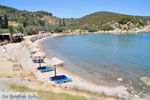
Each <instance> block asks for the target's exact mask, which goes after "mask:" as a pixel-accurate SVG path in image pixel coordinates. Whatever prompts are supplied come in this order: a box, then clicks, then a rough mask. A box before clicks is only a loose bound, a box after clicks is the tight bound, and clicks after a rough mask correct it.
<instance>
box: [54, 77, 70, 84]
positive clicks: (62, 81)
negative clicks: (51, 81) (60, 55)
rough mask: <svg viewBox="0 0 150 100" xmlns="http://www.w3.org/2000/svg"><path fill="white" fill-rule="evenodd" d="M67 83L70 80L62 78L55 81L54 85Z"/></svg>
mask: <svg viewBox="0 0 150 100" xmlns="http://www.w3.org/2000/svg"><path fill="white" fill-rule="evenodd" d="M69 81H72V79H71V78H63V79H59V80H55V83H56V84H58V83H65V82H69Z"/></svg>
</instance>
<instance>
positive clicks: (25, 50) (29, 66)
mask: <svg viewBox="0 0 150 100" xmlns="http://www.w3.org/2000/svg"><path fill="white" fill-rule="evenodd" d="M54 36H58V35H56V34H53V35H51V34H49V33H46V34H43V35H33V36H25V37H24V39H25V40H24V41H23V42H21V43H12V44H7V45H5V47H6V48H7V52H6V53H3V52H2V48H3V46H1V47H0V68H1V71H0V77H2V78H3V77H7V78H9V77H13V78H14V77H15V78H18V77H19V78H20V77H23V80H24V81H26V80H28V79H30V78H32V79H33V80H32V81H33V83H32V85H50V86H56V87H59V88H65V89H70V90H81V91H90V92H93V93H104V94H106V95H107V96H111V97H114V96H118V97H119V98H124V99H128V98H135V97H134V96H133V95H131V94H130V93H129V92H128V91H127V87H125V86H121V85H120V86H117V87H107V86H100V85H96V84H93V83H91V82H89V81H87V80H85V79H83V78H81V77H80V76H78V75H75V74H73V73H71V72H68V71H66V70H64V69H63V67H60V68H58V69H57V75H66V76H67V77H71V78H72V80H73V81H72V82H67V83H62V84H55V83H54V82H53V81H50V80H49V77H51V76H54V71H51V72H44V73H41V72H40V71H39V70H37V67H38V66H39V65H38V64H34V63H32V59H31V58H29V56H30V52H29V50H30V43H31V44H34V46H37V47H39V48H40V45H41V44H40V42H41V41H43V40H44V39H47V38H51V37H54ZM32 41H34V42H32ZM40 49H41V51H43V50H42V48H40ZM43 52H44V51H43ZM46 55H47V57H46V59H50V60H51V59H52V58H51V57H50V56H48V54H46ZM6 64H7V65H6ZM14 64H20V66H21V69H17V71H15V72H14V71H13V70H11V69H10V68H9V66H13V65H14ZM43 65H46V64H43ZM64 67H65V65H64ZM12 69H13V68H12ZM4 73H8V75H7V74H5V75H4ZM16 73H20V75H16ZM23 73H27V74H28V73H29V75H27V77H26V76H22V74H23ZM32 73H34V75H32ZM28 76H29V77H28ZM21 80H22V79H21ZM21 80H20V81H21ZM24 83H25V84H28V85H30V83H28V82H24Z"/></svg>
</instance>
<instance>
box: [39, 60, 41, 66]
mask: <svg viewBox="0 0 150 100" xmlns="http://www.w3.org/2000/svg"><path fill="white" fill-rule="evenodd" d="M39 66H40V67H41V62H40V59H39Z"/></svg>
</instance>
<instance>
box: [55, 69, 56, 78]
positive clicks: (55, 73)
mask: <svg viewBox="0 0 150 100" xmlns="http://www.w3.org/2000/svg"><path fill="white" fill-rule="evenodd" d="M55 78H56V68H55Z"/></svg>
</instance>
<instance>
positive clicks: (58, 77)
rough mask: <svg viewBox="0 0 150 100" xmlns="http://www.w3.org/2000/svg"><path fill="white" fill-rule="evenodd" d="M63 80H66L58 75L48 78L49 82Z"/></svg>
mask: <svg viewBox="0 0 150 100" xmlns="http://www.w3.org/2000/svg"><path fill="white" fill-rule="evenodd" d="M64 78H67V77H66V76H65V75H59V76H56V77H55V76H53V77H49V79H50V80H51V81H54V80H58V79H64Z"/></svg>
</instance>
